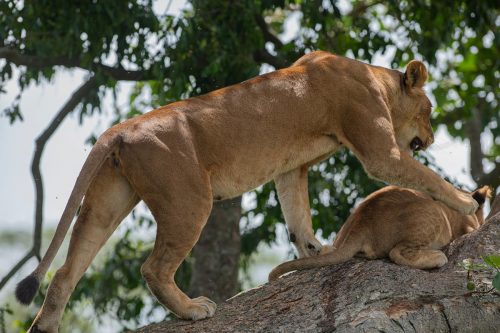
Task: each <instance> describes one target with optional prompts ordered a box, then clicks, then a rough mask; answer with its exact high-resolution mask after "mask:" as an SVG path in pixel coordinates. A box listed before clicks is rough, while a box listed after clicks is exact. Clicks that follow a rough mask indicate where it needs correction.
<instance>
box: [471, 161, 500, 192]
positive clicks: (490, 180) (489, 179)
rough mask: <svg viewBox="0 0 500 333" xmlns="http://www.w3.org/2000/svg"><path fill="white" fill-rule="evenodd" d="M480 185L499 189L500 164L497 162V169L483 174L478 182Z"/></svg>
mask: <svg viewBox="0 0 500 333" xmlns="http://www.w3.org/2000/svg"><path fill="white" fill-rule="evenodd" d="M477 184H478V185H489V186H491V187H492V188H497V187H499V186H500V163H499V162H495V168H493V170H491V171H490V172H489V173H485V174H483V175H482V176H481V177H480V178H478V180H477Z"/></svg>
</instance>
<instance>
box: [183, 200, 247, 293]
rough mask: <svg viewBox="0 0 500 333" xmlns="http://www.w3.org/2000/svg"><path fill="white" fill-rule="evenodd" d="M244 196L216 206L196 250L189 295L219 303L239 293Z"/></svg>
mask: <svg viewBox="0 0 500 333" xmlns="http://www.w3.org/2000/svg"><path fill="white" fill-rule="evenodd" d="M240 218H241V197H238V198H235V199H231V200H224V201H220V202H217V203H215V204H214V207H213V209H212V213H211V215H210V217H209V219H208V222H207V225H206V226H205V228H204V229H203V232H202V234H201V236H200V240H199V241H198V243H197V244H196V246H195V247H194V249H193V258H194V264H193V275H192V277H191V282H190V288H189V295H190V296H192V297H197V296H207V297H209V298H210V299H212V300H213V301H215V302H217V303H219V302H222V301H224V300H226V299H228V298H229V297H231V296H233V295H234V294H235V293H236V291H237V290H238V268H239V259H240V228H239V221H240Z"/></svg>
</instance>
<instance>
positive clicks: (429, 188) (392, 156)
mask: <svg viewBox="0 0 500 333" xmlns="http://www.w3.org/2000/svg"><path fill="white" fill-rule="evenodd" d="M370 116H371V117H372V118H373V117H375V116H376V113H375V114H372V115H370ZM367 117H368V116H367ZM346 118H347V117H346ZM361 118H362V117H359V119H358V118H355V117H349V118H347V119H346V120H345V122H346V123H349V126H350V127H351V128H352V127H356V128H357V130H358V131H359V132H360V133H370V135H358V136H352V137H345V141H346V145H347V146H348V147H349V149H350V150H351V151H352V152H353V153H354V154H355V155H356V157H357V158H358V159H359V160H360V161H361V163H362V164H363V166H364V168H365V170H366V172H367V173H368V174H369V175H371V176H372V177H373V178H376V179H379V180H382V181H384V182H387V183H389V184H392V185H398V186H402V187H408V188H412V189H414V190H418V191H422V192H426V193H428V194H429V195H431V196H432V197H433V198H435V199H437V200H440V201H443V202H444V203H445V204H447V205H448V206H449V207H451V208H453V209H456V210H458V211H460V212H462V213H463V214H473V213H474V212H475V211H476V210H477V208H478V203H477V202H476V201H475V200H474V199H473V198H472V196H471V195H470V194H467V193H464V192H461V191H459V190H457V189H455V188H454V187H453V186H452V185H451V184H450V183H448V182H447V181H445V180H444V179H442V178H441V177H440V176H439V175H438V174H436V173H435V172H434V171H432V170H431V169H429V168H428V167H426V166H425V165H423V164H421V163H420V162H418V161H416V160H415V159H413V158H412V157H411V156H410V155H409V154H408V153H407V152H405V151H400V149H399V147H398V145H397V144H396V139H395V137H394V132H393V129H392V125H391V123H390V122H389V120H388V119H387V118H385V117H380V116H377V117H376V119H374V121H372V122H366V121H360V119H361ZM363 119H365V118H363ZM371 138H377V140H372V139H371Z"/></svg>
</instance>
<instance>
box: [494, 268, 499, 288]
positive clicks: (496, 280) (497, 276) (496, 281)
mask: <svg viewBox="0 0 500 333" xmlns="http://www.w3.org/2000/svg"><path fill="white" fill-rule="evenodd" d="M493 287H495V289H496V290H498V291H500V272H498V273H497V274H496V275H495V277H494V278H493Z"/></svg>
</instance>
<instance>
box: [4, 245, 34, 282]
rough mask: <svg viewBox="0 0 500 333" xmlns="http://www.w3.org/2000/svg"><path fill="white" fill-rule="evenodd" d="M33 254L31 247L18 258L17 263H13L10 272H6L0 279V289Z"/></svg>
mask: <svg viewBox="0 0 500 333" xmlns="http://www.w3.org/2000/svg"><path fill="white" fill-rule="evenodd" d="M34 256H35V252H34V251H33V249H31V250H29V251H28V253H26V255H25V256H24V257H23V258H22V259H21V260H19V262H18V263H17V264H15V265H14V267H12V269H11V270H10V272H8V273H7V274H6V275H5V276H4V277H3V279H2V281H0V290H2V289H3V287H4V286H5V285H6V284H7V282H9V280H10V279H11V278H12V276H14V274H16V273H17V271H18V270H19V269H21V267H23V266H24V264H25V263H26V262H27V261H28V260H30V259H31V258H33V257H34Z"/></svg>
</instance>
